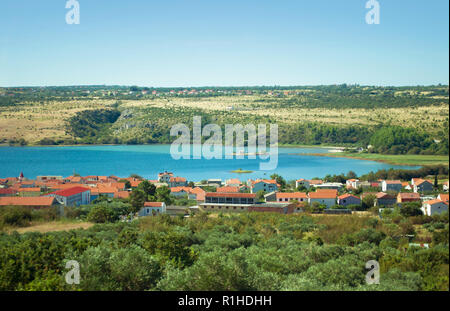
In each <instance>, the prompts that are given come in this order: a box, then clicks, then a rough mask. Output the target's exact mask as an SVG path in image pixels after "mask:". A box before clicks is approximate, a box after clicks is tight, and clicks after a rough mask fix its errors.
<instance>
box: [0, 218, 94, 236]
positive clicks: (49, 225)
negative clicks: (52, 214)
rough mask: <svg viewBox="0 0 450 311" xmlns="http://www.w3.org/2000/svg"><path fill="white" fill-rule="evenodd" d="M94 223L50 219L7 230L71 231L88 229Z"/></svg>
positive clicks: (22, 231) (23, 231)
mask: <svg viewBox="0 0 450 311" xmlns="http://www.w3.org/2000/svg"><path fill="white" fill-rule="evenodd" d="M92 226H93V224H92V223H89V222H79V221H70V220H60V221H50V222H37V223H34V224H31V225H30V226H28V227H21V228H10V229H7V230H6V231H7V232H9V233H11V232H13V231H17V232H19V233H25V232H40V233H46V232H54V231H69V230H75V229H88V228H90V227H92Z"/></svg>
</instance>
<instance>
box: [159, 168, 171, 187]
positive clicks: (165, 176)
mask: <svg viewBox="0 0 450 311" xmlns="http://www.w3.org/2000/svg"><path fill="white" fill-rule="evenodd" d="M172 177H173V173H170V172H167V171H165V172H164V173H159V174H158V181H159V182H164V183H167V184H168V183H169V181H170V178H172Z"/></svg>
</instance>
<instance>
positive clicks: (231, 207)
mask: <svg viewBox="0 0 450 311" xmlns="http://www.w3.org/2000/svg"><path fill="white" fill-rule="evenodd" d="M255 203H256V194H253V193H218V192H207V193H206V194H205V202H204V203H202V204H200V205H199V206H200V209H201V210H203V211H218V212H220V211H224V212H244V211H247V209H248V207H249V206H250V205H253V204H255Z"/></svg>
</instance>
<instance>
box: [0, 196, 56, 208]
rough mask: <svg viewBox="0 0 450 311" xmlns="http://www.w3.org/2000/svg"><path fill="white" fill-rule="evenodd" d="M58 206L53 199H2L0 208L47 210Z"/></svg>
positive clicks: (0, 199)
mask: <svg viewBox="0 0 450 311" xmlns="http://www.w3.org/2000/svg"><path fill="white" fill-rule="evenodd" d="M55 204H56V201H55V198H53V197H0V206H24V207H30V208H46V207H51V206H53V205H55Z"/></svg>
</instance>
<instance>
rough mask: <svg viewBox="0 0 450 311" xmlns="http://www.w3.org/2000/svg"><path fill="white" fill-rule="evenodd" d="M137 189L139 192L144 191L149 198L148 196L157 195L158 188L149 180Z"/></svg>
mask: <svg viewBox="0 0 450 311" xmlns="http://www.w3.org/2000/svg"><path fill="white" fill-rule="evenodd" d="M137 188H138V189H139V190H142V191H143V192H144V193H145V194H146V195H147V198H148V196H153V195H155V191H156V186H155V185H154V184H152V183H150V182H149V181H148V180H144V181H142V182H141V183H140V184H139V186H138V187H137Z"/></svg>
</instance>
